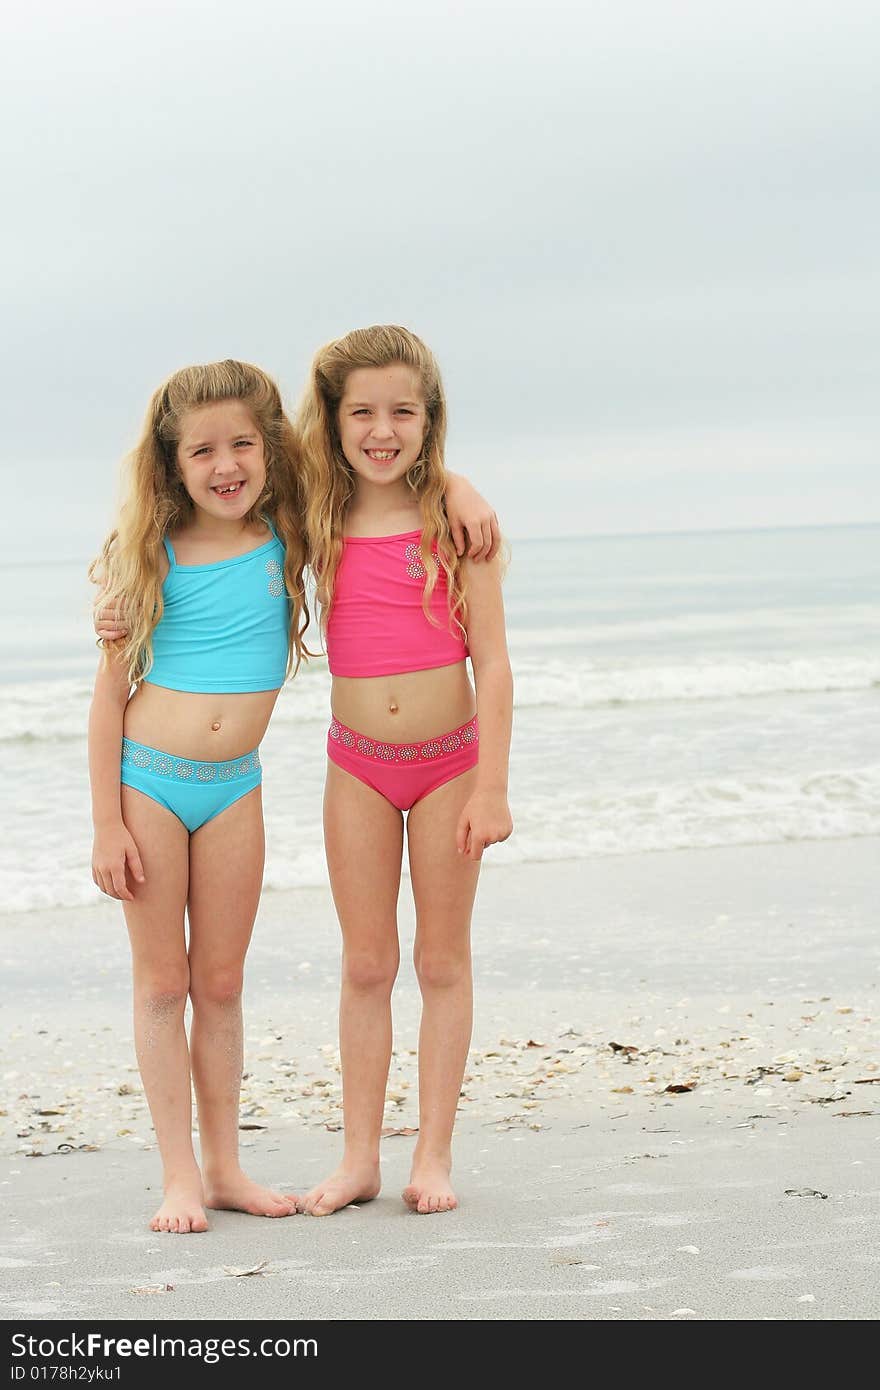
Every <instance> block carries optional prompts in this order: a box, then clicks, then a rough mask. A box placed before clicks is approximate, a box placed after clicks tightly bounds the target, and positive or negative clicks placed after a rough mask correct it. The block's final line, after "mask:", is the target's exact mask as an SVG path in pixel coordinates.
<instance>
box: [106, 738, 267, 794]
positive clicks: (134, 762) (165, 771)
mask: <svg viewBox="0 0 880 1390" xmlns="http://www.w3.org/2000/svg"><path fill="white" fill-rule="evenodd" d="M122 762H123V764H125V763H127V764H128V765H129V766H130V767H137V768H140V770H141V772H153V773H155V774H156V775H157V776H159V777H167V778H168V779H169V781H172V782H206V783H207V782H217V781H220V782H234V781H236V780H237V778H239V777H250V776H252V775H253V773H255V772H259V771H260V766H261V764H260V752H259V749H258V748H255V749H254V751H253V752H252V753H245V755H244V757H242V758H230V759H229V761H228V762H223V763H200V762H193V761H192V759H190V758H175V757H174V756H173V755H172V754H171V753H160V752H159V751H158V749H156V748H147V747H146V746H145V745H144V744H143V743H133V742H132V740H131V739H129V738H124V739H123V740H122Z"/></svg>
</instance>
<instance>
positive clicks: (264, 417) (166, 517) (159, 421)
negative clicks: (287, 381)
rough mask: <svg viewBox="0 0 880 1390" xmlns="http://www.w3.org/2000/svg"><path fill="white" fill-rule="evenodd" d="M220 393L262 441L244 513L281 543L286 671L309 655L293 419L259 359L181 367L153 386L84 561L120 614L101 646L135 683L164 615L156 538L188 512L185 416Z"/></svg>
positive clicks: (217, 399) (106, 602)
mask: <svg viewBox="0 0 880 1390" xmlns="http://www.w3.org/2000/svg"><path fill="white" fill-rule="evenodd" d="M221 401H239V402H241V404H242V405H243V406H244V407H245V408H246V409H247V410H248V411H249V413H250V414H251V416H252V417H253V421H254V424H255V425H256V427H257V429H258V430H259V433H260V435H261V437H262V440H263V450H264V457H265V463H266V484H265V487H264V489H263V492H262V494H261V496H260V497H259V499H258V500H257V501H256V503H255V504H254V506H253V507H252V508H251V509H250V511H249V512H248V513H247V516H246V518H245V520H246V521H247V522H248V523H253V522H257V521H259V520H260V519H265V520H267V521H271V522H272V524H273V525H274V526H275V529H276V530H277V532H278V535H279V537H280V539H281V540H282V541H283V543H284V545H285V547H286V552H287V553H286V560H285V566H284V580H285V587H286V589H287V593H288V596H289V599H290V638H289V647H288V657H287V671H288V674H290V671H291V669H293V670H296V669H298V667H299V664H300V662H301V661H302V660H303V658H304V657H308V656H310V655H312V654H313V653H311V652H309V650H308V648H307V647H306V645H305V641H304V633H305V630H306V628H307V626H308V623H309V609H308V604H307V602H306V592H305V585H304V582H303V578H304V570H305V565H306V559H307V554H306V541H305V532H304V527H303V518H304V506H303V488H302V469H301V464H300V452H299V448H298V445H297V439H296V435H295V432H294V429H293V426H292V425H291V423H290V420H289V419H288V417H287V415H286V414H285V412H284V407H283V405H282V403H281V396H280V394H279V392H278V387H277V386H276V385H275V383H274V381H273V380H272V379H271V377H269V376H267V375H266V373H265V372H264V371H262V370H261V369H260V368H259V367H254V366H252V365H251V364H250V363H249V362H236V361H233V360H232V359H228V360H227V361H225V362H209V363H208V364H207V365H206V366H195V367H183V368H181V370H180V371H177V372H175V373H174V374H173V376H170V377H169V378H168V380H167V381H166V382H165V383H164V384H163V385H162V386H160V387H159V389H158V391H156V392H155V393H154V395H153V397H152V400H151V401H150V405H149V409H148V411H147V416H146V419H145V421H144V427H143V431H142V434H141V438H140V440H139V441H138V443H137V445H136V446H135V448H134V449H133V450H132V452H131V454H130V455H129V456H128V459H127V461H126V462H127V470H126V472H127V479H126V481H127V486H126V493H125V498H124V501H123V503H122V506H121V508H120V512H119V518H118V521H117V524H116V527H115V528H114V530H112V531H111V532H110V534H109V536H108V537H107V539H106V541H105V542H104V545H103V547H102V550H101V553H100V555H99V556H98V557H97V559H96V560H94V561H93V562H92V564H91V565H90V567H89V578H90V579H91V580H92V581H93V582H94V583H95V584H97V585H99V586H100V588H101V591H102V592H101V594H100V600H99V601H100V603H101V605H102V606H103V607H115V608H119V609H121V610H122V611H123V613H124V615H125V625H126V627H127V628H128V636H127V637H125V638H122V639H120V640H119V641H118V642H114V643H112V644H111V643H108V644H106V645H107V646H108V647H112V649H113V650H115V652H116V654H117V656H118V658H119V659H121V660H123V661H124V662H125V663H126V668H127V670H128V676H129V679H130V681H131V683H132V684H133V685H134V684H137V683H138V682H139V681H141V680H143V678H144V676H145V675H146V674H147V673H148V671H149V669H150V667H151V665H152V660H153V651H152V646H153V644H152V637H153V632H154V630H155V628H156V624H157V623H158V622H159V619H160V618H161V617H162V609H163V603H162V571H161V563H162V554H163V545H162V542H163V540H164V538H165V537H166V536H167V535H169V534H170V533H172V532H174V531H175V530H176V529H177V528H178V527H180V526H183V525H185V524H186V523H187V521H188V520H189V519H190V518H191V517H192V515H193V512H194V510H195V508H194V504H193V501H192V499H191V498H190V496H189V494H188V492H187V491H186V488H185V487H184V485H183V480H182V478H181V475H180V469H179V467H178V464H177V445H178V441H179V439H180V434H181V425H182V421H183V417H184V416H185V415H186V413H187V411H190V410H196V409H199V408H200V407H202V406H206V405H215V404H217V403H219V402H221Z"/></svg>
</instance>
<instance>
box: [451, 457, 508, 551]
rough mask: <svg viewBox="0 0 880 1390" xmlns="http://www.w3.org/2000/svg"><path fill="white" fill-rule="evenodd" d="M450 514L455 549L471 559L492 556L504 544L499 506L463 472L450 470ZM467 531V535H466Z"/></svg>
mask: <svg viewBox="0 0 880 1390" xmlns="http://www.w3.org/2000/svg"><path fill="white" fill-rule="evenodd" d="M446 517H447V520H448V521H449V530H450V534H451V536H452V543H453V545H454V546H455V553H456V554H457V555H458V556H462V555H464V553H465V550H467V554H468V558H469V559H470V560H491V559H492V558H493V557H494V556H495V555H497V553H498V549H499V547H500V545H501V528H500V526H499V524H498V517H497V516H496V515H495V509H494V508H493V507H492V506H490V504H489V503H488V502H487V501H486V499H485V497H482V496H481V495H480V493H479V492H477V490H476V488H475V487H474V486H473V484H472V483H470V482H468V480H467V478H465V477H463V476H462V475H461V474H460V473H450V472H449V470H448V469H447V472H446ZM465 533H467V539H465Z"/></svg>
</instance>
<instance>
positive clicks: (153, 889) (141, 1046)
mask: <svg viewBox="0 0 880 1390" xmlns="http://www.w3.org/2000/svg"><path fill="white" fill-rule="evenodd" d="M122 813H123V816H124V818H125V823H126V825H127V826H128V828H129V830H130V831H131V833H132V835H133V836H134V838H135V840H136V842H137V845H138V848H139V850H140V852H141V858H142V859H143V864H144V873H145V875H146V882H145V883H143V884H137V885H135V888H134V894H135V896H134V901H133V902H128V903H125V904H124V908H125V920H126V924H127V926H128V934H129V939H130V941H131V957H132V973H133V980H134V1040H135V1051H136V1053H137V1059H138V1066H139V1067H140V1072H141V1079H142V1081H143V1083H144V1091H145V1092H146V1096H147V1101H148V1103H149V1106H150V1114H151V1115H152V1117H153V1126H154V1128H155V1130H156V1139H157V1141H158V1144H159V1153H160V1154H161V1156H162V1167H163V1186H164V1189H165V1200H164V1201H163V1203H162V1205H161V1206H160V1208H159V1210H158V1211H157V1212H156V1214H155V1216H154V1217H153V1219H152V1221H151V1222H150V1226H151V1228H152V1229H153V1230H154V1231H173V1232H175V1233H179V1234H181V1235H183V1234H187V1233H189V1232H192V1231H206V1230H207V1229H208V1220H207V1217H206V1215H205V1209H204V1195H203V1192H202V1178H201V1174H200V1172H199V1168H198V1164H197V1162H196V1157H195V1153H194V1151H193V1144H192V1090H191V1085H190V1065H189V1049H188V1048H187V1042H186V1030H185V1027H184V1010H185V1008H186V998H187V992H188V989H189V963H188V961H187V956H186V936H185V932H184V921H183V916H184V908H185V905H186V896H187V889H188V851H189V835H188V833H187V830H186V827H185V826H183V825H181V823H180V821H179V820H178V819H177V817H176V816H174V815H172V814H171V812H170V811H168V810H166V809H165V807H164V806H159V805H158V804H157V802H155V801H152V800H151V799H150V798H149V797H148V796H144V795H142V794H141V793H140V792H138V791H135V790H134V789H133V788H132V787H126V786H123V788H122Z"/></svg>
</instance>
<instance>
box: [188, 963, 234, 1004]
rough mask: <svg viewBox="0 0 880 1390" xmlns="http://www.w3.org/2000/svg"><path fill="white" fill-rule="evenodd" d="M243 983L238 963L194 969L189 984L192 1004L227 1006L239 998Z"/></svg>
mask: <svg viewBox="0 0 880 1390" xmlns="http://www.w3.org/2000/svg"><path fill="white" fill-rule="evenodd" d="M243 984H244V973H243V970H242V967H241V966H240V965H233V966H215V967H213V968H212V969H210V970H198V971H196V970H194V971H193V976H192V984H191V986H190V993H191V994H192V998H193V1004H194V1005H195V1004H201V1005H205V1004H209V1005H211V1004H212V1005H214V1007H215V1008H229V1007H230V1006H232V1005H235V1004H237V1003H238V1001H239V1000H240V999H241V991H242V986H243Z"/></svg>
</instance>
